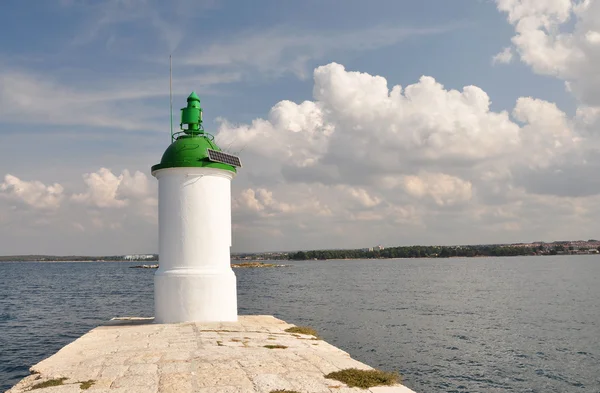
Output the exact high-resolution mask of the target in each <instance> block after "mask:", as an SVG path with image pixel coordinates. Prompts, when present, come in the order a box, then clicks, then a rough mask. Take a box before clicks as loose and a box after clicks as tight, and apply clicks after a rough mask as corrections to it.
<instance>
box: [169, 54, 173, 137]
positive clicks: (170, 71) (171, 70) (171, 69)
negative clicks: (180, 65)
mask: <svg viewBox="0 0 600 393" xmlns="http://www.w3.org/2000/svg"><path fill="white" fill-rule="evenodd" d="M169 111H170V112H169V113H170V116H171V143H173V66H172V64H171V55H169Z"/></svg>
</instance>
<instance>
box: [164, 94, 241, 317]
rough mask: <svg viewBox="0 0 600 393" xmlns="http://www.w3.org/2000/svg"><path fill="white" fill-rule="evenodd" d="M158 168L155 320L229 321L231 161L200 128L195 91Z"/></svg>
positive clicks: (232, 285)
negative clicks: (157, 257) (157, 258)
mask: <svg viewBox="0 0 600 393" xmlns="http://www.w3.org/2000/svg"><path fill="white" fill-rule="evenodd" d="M171 142H172V143H171V145H170V146H169V147H168V148H167V150H166V151H165V153H164V154H163V156H162V159H161V161H160V163H159V164H157V165H154V166H153V167H152V175H153V176H155V177H156V178H157V179H158V224H159V268H158V271H157V272H156V274H155V277H154V308H155V322H156V323H179V322H225V321H236V320H237V293H236V279H235V274H234V273H233V270H232V269H231V260H230V247H231V179H233V177H234V176H235V174H236V167H241V164H240V160H239V158H238V157H236V156H233V155H230V154H226V153H223V152H221V149H219V147H218V146H217V145H216V144H215V143H214V138H213V136H212V135H210V134H208V133H206V132H204V129H203V127H202V108H200V99H199V98H198V96H197V95H196V93H193V92H192V94H190V96H189V97H188V99H187V107H186V108H183V109H182V110H181V131H180V132H178V133H176V134H174V135H173V136H172V138H171Z"/></svg>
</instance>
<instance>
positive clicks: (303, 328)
mask: <svg viewBox="0 0 600 393" xmlns="http://www.w3.org/2000/svg"><path fill="white" fill-rule="evenodd" d="M285 331H286V332H288V333H300V334H307V335H309V336H315V337H317V338H318V337H319V335H318V334H317V331H316V330H315V329H313V328H311V327H308V326H294V327H291V328H288V329H285Z"/></svg>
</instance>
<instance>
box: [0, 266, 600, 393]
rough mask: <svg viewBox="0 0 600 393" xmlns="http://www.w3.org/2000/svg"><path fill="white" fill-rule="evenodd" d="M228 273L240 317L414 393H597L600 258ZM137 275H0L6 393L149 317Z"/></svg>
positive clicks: (41, 271)
mask: <svg viewBox="0 0 600 393" xmlns="http://www.w3.org/2000/svg"><path fill="white" fill-rule="evenodd" d="M286 263H287V264H289V265H291V266H290V267H286V268H259V269H236V270H235V272H236V275H237V277H238V302H239V310H240V314H269V315H275V316H276V317H278V318H281V319H284V320H286V321H288V322H290V323H295V324H298V325H309V326H311V327H313V328H315V329H316V330H317V331H319V333H320V335H321V336H322V337H323V338H324V339H325V340H327V341H328V342H330V343H332V344H334V345H336V346H338V347H340V348H342V349H344V350H345V351H347V352H349V353H350V354H351V355H352V356H353V357H354V358H356V359H358V360H360V361H363V362H365V363H367V364H369V365H371V366H374V367H378V368H381V369H385V370H393V371H398V372H400V373H401V374H402V375H403V379H404V383H405V384H406V385H407V386H409V387H410V388H412V389H413V390H415V391H417V392H420V393H430V392H433V393H436V392H519V393H521V392H540V393H550V392H557V393H558V392H561V393H564V392H590V393H598V392H600V256H595V255H592V256H554V257H549V256H548V257H513V258H452V259H396V260H344V261H342V260H338V261H303V262H286ZM132 265H135V263H116V262H87V263H83V262H82V263H67V262H58V263H49V262H45V263H38V262H14V263H9V262H4V263H0V391H4V390H6V389H8V388H9V387H10V386H12V385H13V384H15V383H16V382H17V381H18V380H19V379H20V378H22V377H24V376H26V375H27V374H28V369H29V367H30V366H31V365H33V364H35V363H37V362H39V361H40V360H42V359H44V358H46V357H48V356H50V355H52V354H53V353H55V352H56V351H57V350H59V349H60V348H61V347H63V346H64V345H66V344H68V343H69V342H71V341H73V340H75V339H76V338H77V337H79V336H81V335H82V334H84V333H86V332H87V331H88V330H90V329H92V328H94V327H96V326H97V325H99V324H101V323H103V322H105V321H107V320H108V319H110V318H112V317H114V316H152V314H153V310H152V308H153V280H152V278H153V277H152V276H153V273H154V270H151V269H130V268H129V267H130V266H132Z"/></svg>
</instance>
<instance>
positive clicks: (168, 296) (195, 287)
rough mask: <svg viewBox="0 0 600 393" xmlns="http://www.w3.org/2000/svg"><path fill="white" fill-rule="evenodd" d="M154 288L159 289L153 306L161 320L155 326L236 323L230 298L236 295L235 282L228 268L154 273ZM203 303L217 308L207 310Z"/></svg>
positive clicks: (235, 302)
mask: <svg viewBox="0 0 600 393" xmlns="http://www.w3.org/2000/svg"><path fill="white" fill-rule="evenodd" d="M154 285H155V287H156V288H159V289H158V290H157V294H156V297H155V299H154V304H155V308H156V309H157V310H160V319H158V318H157V319H156V320H155V323H173V322H177V323H179V322H195V321H222V322H235V321H237V298H236V297H235V296H231V294H232V293H234V294H235V293H236V279H235V274H234V273H233V271H232V270H231V269H229V271H227V270H226V271H221V272H219V271H216V272H210V271H206V270H204V271H203V270H199V269H195V270H194V269H186V270H185V271H181V272H180V271H177V270H170V271H166V272H162V271H157V272H156V275H155V276H154ZM199 302H200V303H199ZM204 303H208V304H215V305H218V307H207V306H204Z"/></svg>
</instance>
